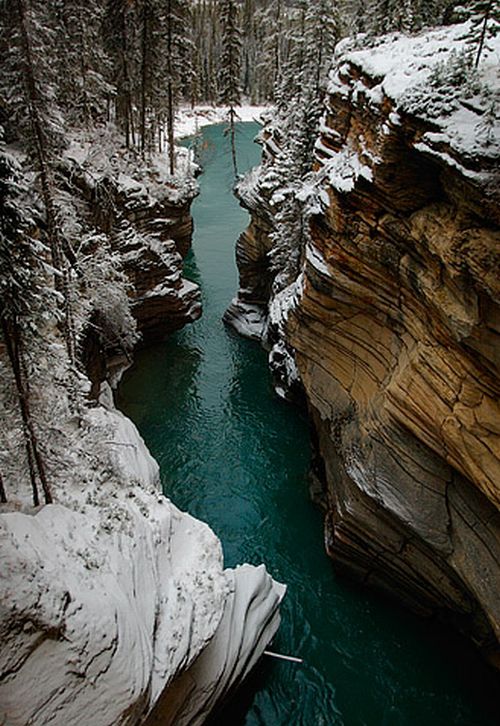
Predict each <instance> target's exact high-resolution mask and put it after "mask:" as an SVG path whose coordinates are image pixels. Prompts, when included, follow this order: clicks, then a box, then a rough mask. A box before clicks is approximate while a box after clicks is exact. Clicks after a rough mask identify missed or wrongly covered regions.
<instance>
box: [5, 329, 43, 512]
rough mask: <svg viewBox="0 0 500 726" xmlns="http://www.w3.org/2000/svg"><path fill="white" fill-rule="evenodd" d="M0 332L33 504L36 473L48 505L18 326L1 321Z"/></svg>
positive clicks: (36, 500) (36, 493) (37, 501)
mask: <svg viewBox="0 0 500 726" xmlns="http://www.w3.org/2000/svg"><path fill="white" fill-rule="evenodd" d="M2 332H3V336H4V339H5V345H6V348H7V354H8V356H9V360H10V364H11V367H12V372H13V373H14V380H15V382H16V390H17V398H18V402H19V410H20V412H21V419H22V422H23V433H24V440H25V443H26V454H27V458H28V466H29V472H30V479H31V486H32V490H33V504H34V506H35V507H36V506H38V505H39V504H40V499H39V496H38V486H37V476H36V474H37V472H38V478H39V479H40V483H41V485H42V489H43V493H44V497H45V503H46V504H50V503H51V502H52V494H51V491H50V487H49V484H48V481H47V475H46V472H45V464H44V461H43V459H42V456H41V455H40V450H39V446H38V437H37V435H36V431H35V427H34V424H33V419H32V416H31V408H30V400H29V385H28V382H27V380H26V378H25V376H24V374H23V368H24V366H23V360H22V357H23V352H22V350H23V349H22V338H21V332H20V330H19V325H18V324H17V322H15V321H14V322H11V323H10V324H8V323H7V321H6V320H2Z"/></svg>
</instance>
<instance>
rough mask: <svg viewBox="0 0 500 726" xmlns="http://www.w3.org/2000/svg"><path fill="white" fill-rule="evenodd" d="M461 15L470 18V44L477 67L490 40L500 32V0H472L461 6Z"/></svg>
mask: <svg viewBox="0 0 500 726" xmlns="http://www.w3.org/2000/svg"><path fill="white" fill-rule="evenodd" d="M461 16H462V17H465V18H466V19H468V20H470V25H471V29H470V34H469V38H468V41H469V45H470V47H471V48H472V50H473V52H474V67H475V68H477V67H478V65H479V63H480V61H481V55H482V53H483V51H484V49H485V48H486V47H487V45H488V40H489V39H491V38H494V37H495V36H496V35H498V33H499V32H500V0H470V2H468V3H466V5H465V7H463V8H461Z"/></svg>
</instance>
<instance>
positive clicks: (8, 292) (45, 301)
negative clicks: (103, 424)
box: [0, 148, 53, 506]
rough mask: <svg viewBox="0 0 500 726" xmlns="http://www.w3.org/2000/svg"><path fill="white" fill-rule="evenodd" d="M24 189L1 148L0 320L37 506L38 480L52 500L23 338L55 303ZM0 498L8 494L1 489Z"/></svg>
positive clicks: (36, 331) (39, 326)
mask: <svg viewBox="0 0 500 726" xmlns="http://www.w3.org/2000/svg"><path fill="white" fill-rule="evenodd" d="M22 192H26V189H24V188H23V186H22V180H21V177H20V174H19V170H18V169H16V164H15V162H14V161H13V160H12V159H11V158H9V156H8V155H7V154H6V153H5V151H4V150H3V149H1V148H0V210H1V211H0V302H1V305H0V325H1V332H2V338H3V342H4V345H5V349H6V351H7V355H8V359H9V362H10V365H11V369H12V374H13V379H14V383H15V387H16V391H17V400H18V405H19V412H20V416H21V421H22V430H23V435H24V442H25V448H26V457H27V461H28V470H29V475H30V480H31V487H32V495H33V505H34V506H38V505H39V504H40V496H39V490H38V482H40V484H41V486H42V490H43V494H44V500H45V503H47V504H48V503H50V502H51V501H52V494H51V491H50V486H49V483H48V478H47V474H46V467H45V462H44V459H43V456H42V454H41V451H40V444H39V440H38V434H37V432H36V427H35V422H34V418H33V415H32V410H31V392H30V385H29V377H28V375H27V372H26V371H27V364H26V352H25V347H26V346H25V338H26V336H30V337H31V338H32V337H33V336H34V335H38V336H41V335H43V324H44V321H45V319H46V318H47V315H48V312H49V311H50V308H51V307H53V305H52V304H51V296H50V292H49V293H48V292H47V287H46V278H47V275H46V272H45V269H44V263H43V258H42V256H41V253H42V254H43V246H42V245H41V244H40V243H38V242H37V241H36V240H34V239H33V238H32V237H31V236H30V234H29V230H28V229H27V225H29V224H30V222H31V219H30V218H29V217H28V218H27V219H26V218H23V215H22V214H21V211H20V206H21V205H20V203H19V197H20V194H21V193H22ZM2 489H3V484H2ZM0 499H1V500H2V501H5V500H6V496H5V490H4V489H3V492H2V496H1V497H0Z"/></svg>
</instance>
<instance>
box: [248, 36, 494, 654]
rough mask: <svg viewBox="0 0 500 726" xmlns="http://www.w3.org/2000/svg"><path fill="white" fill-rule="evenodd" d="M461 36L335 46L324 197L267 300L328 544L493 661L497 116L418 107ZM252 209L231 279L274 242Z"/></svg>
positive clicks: (319, 187) (475, 107)
mask: <svg viewBox="0 0 500 726" xmlns="http://www.w3.org/2000/svg"><path fill="white" fill-rule="evenodd" d="M462 37H463V29H462V30H460V28H451V29H446V30H444V29H443V30H441V31H440V30H437V31H434V32H433V33H430V34H428V35H427V36H422V37H417V38H411V39H408V38H403V37H401V36H392V37H389V38H388V39H387V40H386V41H385V42H384V43H382V44H380V45H379V46H378V47H377V48H375V49H371V50H369V51H355V50H354V51H352V50H349V49H348V48H347V49H345V48H344V49H342V50H341V55H340V58H339V60H338V64H337V67H336V69H335V71H334V72H333V73H332V76H331V79H330V85H329V95H328V100H327V111H326V114H325V117H324V119H323V123H322V125H321V133H320V136H319V138H318V141H317V143H316V175H315V183H316V192H317V193H318V194H319V196H320V197H321V199H322V211H321V212H319V210H317V209H316V210H314V211H313V213H311V214H310V222H309V237H308V241H307V243H306V247H305V250H304V254H303V260H302V265H301V274H300V277H299V278H298V280H297V281H296V282H295V283H294V284H293V285H291V286H290V287H289V288H288V289H287V290H285V291H284V292H282V293H280V295H279V296H278V297H277V298H276V299H275V300H274V301H273V302H272V304H271V305H270V310H271V313H272V315H274V317H276V309H277V308H278V316H277V317H278V319H279V321H280V324H279V326H278V327H280V328H281V329H282V330H283V339H284V344H285V346H286V347H287V349H288V351H291V352H292V353H293V355H294V358H295V362H296V364H297V367H298V370H299V373H300V377H301V380H302V383H303V386H304V389H305V392H306V395H307V399H308V405H309V410H310V413H311V418H312V421H313V424H314V429H315V443H316V458H315V471H314V478H315V480H316V489H318V488H319V489H320V490H321V494H320V498H321V500H322V503H323V505H324V507H325V512H326V516H325V543H326V548H327V551H328V553H329V554H330V555H331V557H332V558H333V560H334V561H335V563H336V564H337V565H338V567H339V568H340V569H342V570H344V571H348V572H349V573H351V574H354V575H355V576H356V577H358V578H359V579H360V580H362V581H363V582H366V583H368V584H373V585H375V586H377V587H379V588H382V589H383V590H385V591H388V592H390V593H391V594H395V595H397V597H399V598H400V599H402V600H404V601H405V602H406V603H407V604H408V605H409V606H410V607H412V608H413V609H415V610H417V611H418V612H421V613H431V612H439V613H445V614H446V616H447V617H448V618H451V619H452V620H453V621H454V622H455V623H456V624H457V626H458V627H460V628H461V629H463V630H464V631H466V632H468V633H469V634H471V635H472V637H473V639H474V640H475V642H476V643H478V644H479V645H480V646H481V647H482V648H483V649H484V651H485V653H486V655H487V656H488V657H489V658H490V659H491V660H492V661H496V664H497V665H500V657H499V650H498V641H499V637H500V597H499V595H500V592H499V582H500V567H499V565H500V514H499V507H500V466H499V459H500V445H499V443H500V438H499V435H500V425H499V424H500V409H499V392H500V391H499V388H500V384H499V378H498V369H499V364H500V359H499V332H500V327H499V321H500V315H499V310H500V308H499V304H500V286H499V277H498V272H499V269H500V265H499V260H500V234H499V222H500V219H499V213H498V201H499V199H498V186H497V185H498V175H495V172H494V169H495V163H496V162H497V161H498V146H497V144H496V143H495V139H494V138H493V136H494V134H495V133H497V132H498V126H497V127H496V131H495V127H494V126H493V130H491V129H490V130H489V131H488V133H489V134H490V137H489V140H487V141H485V136H484V133H485V132H484V128H483V126H482V124H483V123H484V118H483V117H484V109H481V107H480V104H479V103H478V100H477V98H473V99H472V100H471V99H469V100H465V101H464V103H461V102H458V101H457V103H456V104H455V105H454V106H452V107H451V109H447V110H446V112H445V111H443V113H440V114H437V115H436V114H432V113H431V111H430V110H429V108H428V107H426V106H425V104H423V106H422V104H420V105H419V103H420V102H419V95H420V96H424V95H425V94H426V93H428V94H429V96H430V98H431V101H432V89H429V88H426V84H428V83H429V73H430V71H429V69H430V68H432V67H433V66H434V67H435V64H436V62H438V61H440V62H442V63H446V62H448V63H450V64H451V63H453V62H454V61H453V58H451V60H450V52H451V50H453V49H455V50H460V48H461V47H462V45H463V42H462ZM492 62H493V60H490V63H492ZM490 72H491V64H490V65H488V60H487V59H486V61H485V66H484V68H483V76H488V73H490ZM488 77H489V78H490V79H491V75H490V76H488ZM412 83H413V84H414V89H413V91H414V92H413V95H412V93H411V89H410V90H409V87H410V86H411V84H412ZM424 89H425V90H424ZM482 129H483V130H482ZM271 151H272V149H271ZM269 153H270V146H269V145H268V146H267V154H268V157H269ZM268 163H269V162H268ZM245 201H246V200H245ZM254 209H255V210H257V211H256V212H255V211H254V215H256V216H254V219H253V223H252V225H251V227H250V229H249V230H248V231H247V233H246V235H245V236H244V237H242V239H241V240H240V243H239V244H240V246H245V251H244V252H243V253H242V252H241V251H240V254H239V259H240V262H242V263H243V267H244V269H243V272H242V279H243V280H244V286H245V287H246V285H247V282H246V281H250V286H251V285H252V274H253V272H254V271H255V272H256V273H257V270H258V268H257V266H256V265H255V264H253V260H254V259H258V261H259V264H260V265H262V264H265V255H266V254H267V250H268V249H269V248H270V245H269V241H268V242H267V250H266V243H262V242H261V241H260V239H259V235H258V234H257V235H256V234H255V233H254V230H255V229H259V225H260V218H262V219H263V220H264V225H267V226H268V225H269V221H268V211H267V208H266V203H264V205H263V211H262V212H261V211H260V210H259V205H258V203H257V204H254ZM261 227H262V225H261ZM256 250H260V251H261V252H260V256H259V253H258V252H256ZM245 266H246V267H250V269H245ZM260 280H262V276H260ZM241 296H242V298H246V299H247V301H248V302H252V295H251V291H250V293H249V292H248V290H245V291H243V293H241ZM285 299H286V300H287V301H288V302H287V304H286V305H285V307H284V310H282V312H281V313H280V312H279V308H280V306H281V308H283V301H284V300H285ZM255 302H256V303H257V304H258V303H259V302H260V288H258V289H257V293H256V295H255ZM271 317H272V316H271ZM275 327H276V326H275Z"/></svg>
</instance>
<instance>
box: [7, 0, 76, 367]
mask: <svg viewBox="0 0 500 726" xmlns="http://www.w3.org/2000/svg"><path fill="white" fill-rule="evenodd" d="M17 11H18V17H19V29H20V32H21V39H22V45H23V72H24V80H25V83H26V93H27V99H26V100H27V106H28V115H29V119H30V123H31V127H32V130H33V137H34V141H35V151H36V156H37V161H38V167H39V171H40V181H41V184H42V198H43V203H44V206H45V212H46V217H47V236H48V239H49V244H50V250H51V257H52V265H53V267H54V269H55V270H57V271H58V272H60V273H61V277H60V278H59V276H58V275H57V274H56V278H55V286H56V289H58V290H61V291H62V293H63V296H64V312H65V320H64V325H63V328H64V329H63V332H64V338H65V341H66V348H67V352H68V357H69V360H70V363H71V365H72V366H74V365H75V364H76V343H75V334H74V325H73V313H72V309H71V301H70V298H69V273H68V270H67V269H66V267H65V266H63V261H62V252H61V243H60V240H59V233H58V229H57V217H56V211H55V207H54V201H53V193H52V186H53V184H52V179H51V175H50V169H49V165H48V163H47V156H46V151H45V149H46V147H47V141H46V138H45V135H44V132H43V129H42V124H41V121H40V113H39V111H38V99H39V94H38V88H37V83H36V80H35V74H34V65H33V53H32V49H31V41H30V36H29V33H28V28H27V24H26V9H25V5H24V0H17Z"/></svg>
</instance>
